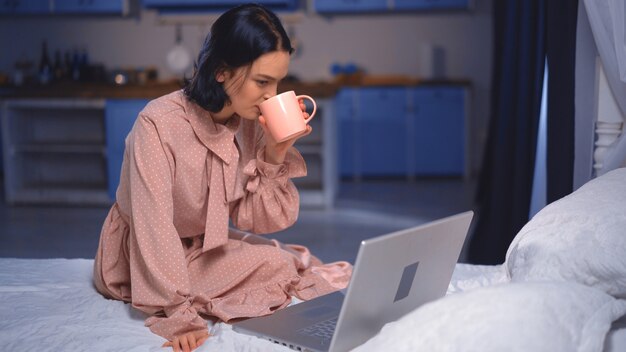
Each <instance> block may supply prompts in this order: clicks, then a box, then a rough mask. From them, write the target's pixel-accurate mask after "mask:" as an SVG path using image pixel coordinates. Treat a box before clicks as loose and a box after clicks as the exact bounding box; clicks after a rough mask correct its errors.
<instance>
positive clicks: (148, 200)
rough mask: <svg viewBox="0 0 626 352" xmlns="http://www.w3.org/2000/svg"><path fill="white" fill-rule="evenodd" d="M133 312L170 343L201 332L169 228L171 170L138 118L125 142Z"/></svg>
mask: <svg viewBox="0 0 626 352" xmlns="http://www.w3.org/2000/svg"><path fill="white" fill-rule="evenodd" d="M127 148H128V163H129V164H128V168H129V176H130V189H129V193H130V194H129V197H130V214H129V217H130V224H129V225H130V236H129V248H130V253H129V257H130V273H131V278H132V282H131V287H132V303H133V306H134V307H136V308H138V309H140V310H142V311H144V312H146V313H148V314H152V316H151V317H149V318H148V319H147V320H146V326H148V327H149V328H150V330H152V332H154V333H156V334H157V335H160V336H162V337H164V338H166V339H167V340H169V341H173V340H174V339H175V338H176V337H177V336H180V335H183V334H186V333H189V332H192V331H198V330H206V322H205V321H204V319H202V318H200V317H199V316H198V314H197V312H196V310H195V309H194V308H193V307H192V305H191V301H192V299H193V297H191V292H190V287H191V284H190V279H189V275H188V273H187V265H186V261H185V254H184V251H183V248H182V243H181V241H180V238H179V235H178V233H177V231H176V229H175V227H174V224H173V196H172V170H171V168H170V162H169V161H168V158H167V155H166V152H165V150H164V148H163V144H162V141H161V140H160V137H159V133H158V131H157V127H156V126H155V123H154V122H153V121H152V120H151V119H150V118H149V117H148V116H145V115H140V116H139V119H138V121H137V123H136V124H135V127H134V128H133V131H132V133H131V135H130V136H129V141H128V146H127Z"/></svg>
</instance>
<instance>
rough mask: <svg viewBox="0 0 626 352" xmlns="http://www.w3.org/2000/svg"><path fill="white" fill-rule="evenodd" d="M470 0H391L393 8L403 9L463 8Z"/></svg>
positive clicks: (468, 5)
mask: <svg viewBox="0 0 626 352" xmlns="http://www.w3.org/2000/svg"><path fill="white" fill-rule="evenodd" d="M471 1H472V0H393V9H394V10H396V11H403V10H465V9H468V8H470V6H471Z"/></svg>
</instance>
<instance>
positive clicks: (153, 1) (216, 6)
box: [143, 0, 299, 12]
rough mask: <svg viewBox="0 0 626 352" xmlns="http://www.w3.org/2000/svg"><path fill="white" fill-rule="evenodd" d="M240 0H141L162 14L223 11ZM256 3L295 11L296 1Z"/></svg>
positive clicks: (274, 8) (264, 1)
mask: <svg viewBox="0 0 626 352" xmlns="http://www.w3.org/2000/svg"><path fill="white" fill-rule="evenodd" d="M244 3H246V1H241V0H143V6H144V7H146V8H155V9H158V10H159V11H162V12H197V11H223V10H225V9H228V8H231V7H233V6H235V5H240V4H244ZM256 3H258V4H261V5H264V6H267V7H268V8H270V9H273V10H295V9H296V8H297V7H298V3H299V1H298V0H259V1H256Z"/></svg>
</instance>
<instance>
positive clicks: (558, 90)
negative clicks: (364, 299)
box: [468, 0, 578, 264]
mask: <svg viewBox="0 0 626 352" xmlns="http://www.w3.org/2000/svg"><path fill="white" fill-rule="evenodd" d="M577 8H578V1H576V0H494V12H493V16H494V60H493V63H494V71H493V72H494V73H493V82H492V97H491V99H492V108H491V116H490V124H489V135H488V140H487V145H486V149H485V154H484V160H483V168H482V170H481V175H480V179H479V185H478V189H477V199H476V200H477V205H478V212H477V213H478V214H477V215H478V219H477V224H476V226H475V229H474V234H473V236H472V241H471V243H470V246H469V253H468V259H469V261H470V262H471V263H476V264H500V263H502V262H504V259H505V255H506V251H507V249H508V247H509V245H510V243H511V241H512V240H513V238H514V237H515V235H516V234H517V232H518V231H519V230H520V229H521V228H522V227H523V226H524V224H526V222H527V221H528V213H529V209H530V200H531V194H532V183H533V175H534V163H535V151H536V144H537V131H538V123H539V112H540V107H541V90H542V83H543V74H544V64H545V60H546V59H547V62H548V67H549V68H548V71H549V78H548V87H549V88H548V116H547V119H548V147H547V149H548V152H547V153H548V155H547V163H548V180H547V188H548V191H547V192H548V194H547V201H548V202H551V201H553V200H555V199H558V198H560V197H562V196H564V195H566V194H568V193H570V192H571V190H572V178H573V161H574V158H573V152H574V58H575V42H576V15H577Z"/></svg>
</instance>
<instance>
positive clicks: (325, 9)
mask: <svg viewBox="0 0 626 352" xmlns="http://www.w3.org/2000/svg"><path fill="white" fill-rule="evenodd" d="M313 1H314V3H313V7H314V8H315V11H316V12H318V13H328V14H332V13H360V12H401V11H424V10H425V11H428V10H464V9H468V8H470V6H471V1H472V0H313Z"/></svg>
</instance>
